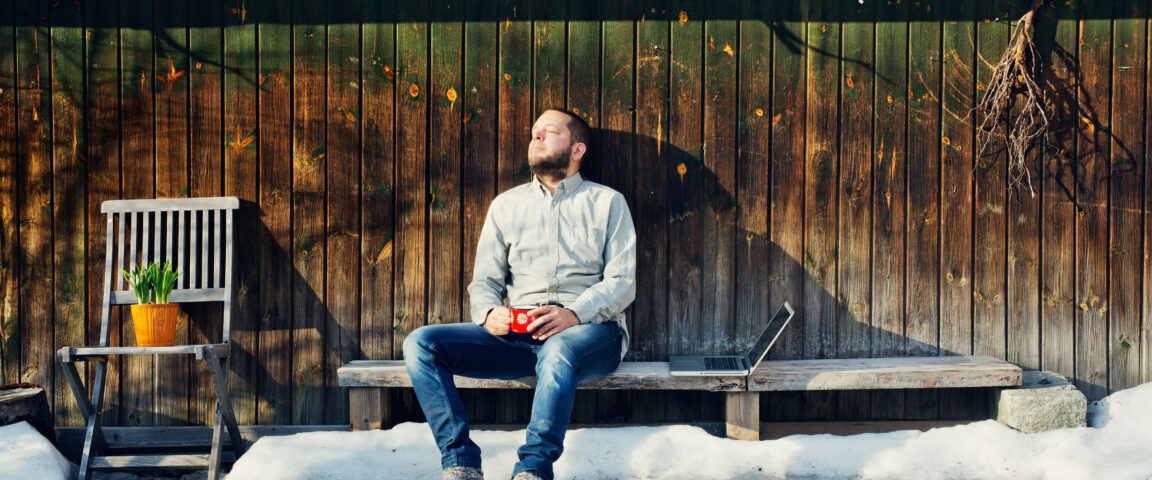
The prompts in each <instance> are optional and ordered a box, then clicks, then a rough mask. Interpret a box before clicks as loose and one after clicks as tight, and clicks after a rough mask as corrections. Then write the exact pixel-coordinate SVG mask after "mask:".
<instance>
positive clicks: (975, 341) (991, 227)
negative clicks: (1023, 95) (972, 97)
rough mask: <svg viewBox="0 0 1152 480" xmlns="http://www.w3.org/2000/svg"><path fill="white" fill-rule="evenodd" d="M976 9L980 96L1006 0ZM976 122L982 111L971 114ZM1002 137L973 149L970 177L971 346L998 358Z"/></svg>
mask: <svg viewBox="0 0 1152 480" xmlns="http://www.w3.org/2000/svg"><path fill="white" fill-rule="evenodd" d="M977 8H979V10H978V11H977V16H976V18H977V20H978V22H977V25H976V45H977V53H976V58H977V60H976V90H977V92H976V95H977V96H978V97H982V96H983V95H984V92H985V90H986V88H985V86H986V85H987V84H988V82H989V79H990V78H991V76H992V69H993V68H994V67H995V66H996V61H997V60H998V59H999V58H1000V55H1002V54H1003V53H1004V50H1006V49H1007V48H1008V35H1009V34H1010V33H1011V25H1010V24H1009V20H1010V19H1009V17H1010V16H1011V13H1010V12H1009V6H1008V1H1007V0H984V1H983V2H981V3H980V5H979V7H977ZM975 120H976V122H977V124H979V123H980V122H982V121H983V120H984V119H983V117H979V116H978V117H977V118H976V119H975ZM1004 147H1005V144H1004V142H1002V141H993V142H992V143H991V144H989V145H988V147H987V148H986V149H984V150H983V151H980V152H977V155H978V157H977V158H976V166H975V168H974V170H973V174H974V177H975V184H976V187H975V188H976V190H975V197H974V198H973V201H974V202H975V219H974V225H973V234H972V237H973V243H974V245H978V246H979V247H978V248H975V250H974V251H975V257H974V259H973V266H972V300H973V306H972V345H973V352H974V353H977V354H982V355H992V356H995V357H999V358H1004V355H1005V350H1004V349H1005V340H1006V338H1005V309H1004V301H1005V297H1006V296H1007V292H1006V285H1005V280H1006V276H1005V273H1006V272H1005V266H1004V259H1005V256H1006V248H1007V247H1006V244H1005V241H1006V239H1005V228H1006V225H1005V221H1006V216H1005V214H1004V213H1005V210H1004V204H1005V193H1004V192H1005V188H1006V187H1007V172H1008V165H1007V162H1008V156H1007V154H1006V153H1005V150H1004Z"/></svg>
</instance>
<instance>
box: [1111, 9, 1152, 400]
mask: <svg viewBox="0 0 1152 480" xmlns="http://www.w3.org/2000/svg"><path fill="white" fill-rule="evenodd" d="M1115 17H1116V19H1115V21H1114V25H1113V30H1112V31H1113V35H1115V39H1114V41H1113V43H1112V52H1113V54H1112V55H1113V62H1115V64H1114V68H1113V70H1112V71H1113V74H1112V122H1111V123H1112V125H1114V130H1113V131H1112V138H1111V145H1110V146H1111V149H1112V152H1111V153H1112V155H1111V162H1110V164H1111V174H1110V176H1111V181H1112V188H1111V191H1110V194H1111V200H1110V202H1109V213H1110V215H1111V221H1110V222H1109V223H1110V225H1111V229H1112V231H1111V235H1112V239H1111V244H1112V246H1111V248H1110V249H1109V253H1110V258H1109V268H1108V274H1109V281H1108V283H1109V285H1111V288H1110V289H1109V292H1108V293H1109V300H1108V305H1109V309H1108V310H1109V317H1108V319H1109V324H1108V391H1110V392H1112V391H1116V390H1122V389H1125V388H1129V387H1134V386H1136V385H1139V384H1140V383H1141V382H1140V347H1139V343H1140V340H1139V337H1140V312H1141V309H1142V305H1141V301H1142V297H1141V293H1142V292H1143V291H1144V283H1143V281H1142V280H1143V268H1144V259H1143V258H1142V256H1141V255H1139V254H1138V252H1141V251H1142V249H1143V247H1144V245H1143V239H1142V238H1141V234H1142V233H1143V225H1142V223H1143V218H1142V211H1143V207H1144V200H1143V196H1142V195H1141V194H1140V191H1141V188H1142V187H1143V186H1144V172H1145V170H1144V168H1145V166H1144V143H1145V138H1144V126H1143V125H1141V123H1144V122H1139V121H1137V120H1136V119H1139V118H1143V119H1147V118H1148V113H1147V110H1145V103H1144V101H1145V90H1144V86H1145V75H1146V72H1147V70H1146V66H1147V51H1146V49H1145V48H1146V47H1147V45H1148V33H1147V29H1146V27H1145V25H1146V24H1147V20H1148V10H1147V6H1146V5H1145V2H1141V1H1127V2H1117V11H1116V13H1115ZM1145 122H1147V120H1145Z"/></svg>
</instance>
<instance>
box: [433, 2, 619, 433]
mask: <svg viewBox="0 0 1152 480" xmlns="http://www.w3.org/2000/svg"><path fill="white" fill-rule="evenodd" d="M464 9H465V18H466V21H467V22H468V23H467V25H466V26H465V28H464V49H463V50H464V84H463V85H464V88H463V89H460V91H459V95H460V100H458V102H460V104H459V105H457V107H456V108H459V109H461V111H462V112H463V116H462V117H460V120H459V121H460V122H461V124H462V127H461V128H462V130H463V136H464V139H463V141H464V147H463V148H464V150H463V158H462V164H461V174H460V192H461V198H462V204H461V206H460V209H461V221H462V222H463V225H462V232H461V233H462V237H461V238H462V240H461V243H460V248H461V256H462V258H461V263H460V266H461V268H460V282H461V287H460V288H461V292H467V285H468V284H469V283H471V282H472V271H473V267H474V265H475V259H476V245H477V242H478V241H479V240H480V231H481V229H482V228H483V227H484V218H485V216H486V215H487V213H488V206H489V205H490V204H491V203H492V199H494V198H496V168H497V158H496V138H497V129H496V127H497V123H496V112H497V111H498V108H499V107H498V105H497V97H496V95H497V91H498V90H497V89H498V88H499V84H500V80H498V78H499V74H500V72H499V68H500V57H499V54H500V49H499V44H498V43H497V42H498V38H499V31H500V25H499V23H500V22H499V21H498V20H497V18H498V10H497V2H495V1H486V2H478V3H477V2H464ZM597 53H599V52H597ZM461 300H462V305H461V306H460V312H461V315H462V316H464V317H467V315H468V314H469V312H471V306H470V304H469V302H468V295H466V294H465V295H461ZM451 321H463V322H467V321H470V320H469V319H468V318H459V319H453V320H451ZM476 393H479V394H483V395H486V398H496V396H497V394H495V393H481V392H476ZM581 394H582V392H577V393H576V397H577V401H576V405H577V406H576V411H575V412H573V421H574V422H576V423H584V422H591V421H594V420H595V419H582V420H577V418H580V414H579V412H580V411H581V404H582V402H581ZM584 394H585V395H586V393H584ZM463 398H464V399H465V401H466V402H473V403H465V405H466V408H468V411H469V412H477V413H478V414H480V413H491V411H492V410H494V409H493V408H491V407H489V408H487V409H484V407H483V406H482V405H485V403H484V402H483V401H476V399H477V395H465V396H464V397H463ZM592 398H593V399H595V398H596V397H595V394H593V397H592ZM484 410H486V411H484Z"/></svg>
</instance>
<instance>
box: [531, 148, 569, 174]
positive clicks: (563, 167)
mask: <svg viewBox="0 0 1152 480" xmlns="http://www.w3.org/2000/svg"><path fill="white" fill-rule="evenodd" d="M571 160H572V145H571V144H569V145H568V146H567V147H565V148H564V149H563V150H559V151H554V152H552V154H550V155H549V154H548V153H547V147H545V148H540V149H535V148H529V149H528V166H529V167H530V168H531V169H532V173H534V174H536V176H537V177H547V178H554V179H562V178H564V177H566V176H567V175H568V164H569V163H570V162H571Z"/></svg>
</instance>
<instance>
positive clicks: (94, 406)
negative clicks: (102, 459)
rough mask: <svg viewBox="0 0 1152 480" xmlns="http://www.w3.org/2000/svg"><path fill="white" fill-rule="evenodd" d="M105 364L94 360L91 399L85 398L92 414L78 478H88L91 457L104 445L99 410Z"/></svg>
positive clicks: (102, 401) (86, 432) (105, 370)
mask: <svg viewBox="0 0 1152 480" xmlns="http://www.w3.org/2000/svg"><path fill="white" fill-rule="evenodd" d="M107 365H108V363H107V362H104V361H98V362H96V374H95V377H94V378H93V381H92V401H91V402H88V401H87V400H85V403H86V404H87V408H89V409H90V411H91V413H92V414H91V415H89V416H88V422H87V423H88V425H87V429H86V430H85V433H84V448H83V449H82V450H81V451H80V452H81V456H80V473H79V476H78V478H79V480H88V476H89V475H90V474H91V472H90V471H89V470H90V467H91V462H92V457H93V456H95V455H96V454H98V453H99V452H100V450H101V449H102V448H103V447H104V432H102V431H101V430H100V410H102V409H103V408H104V377H105V375H106V374H107Z"/></svg>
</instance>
